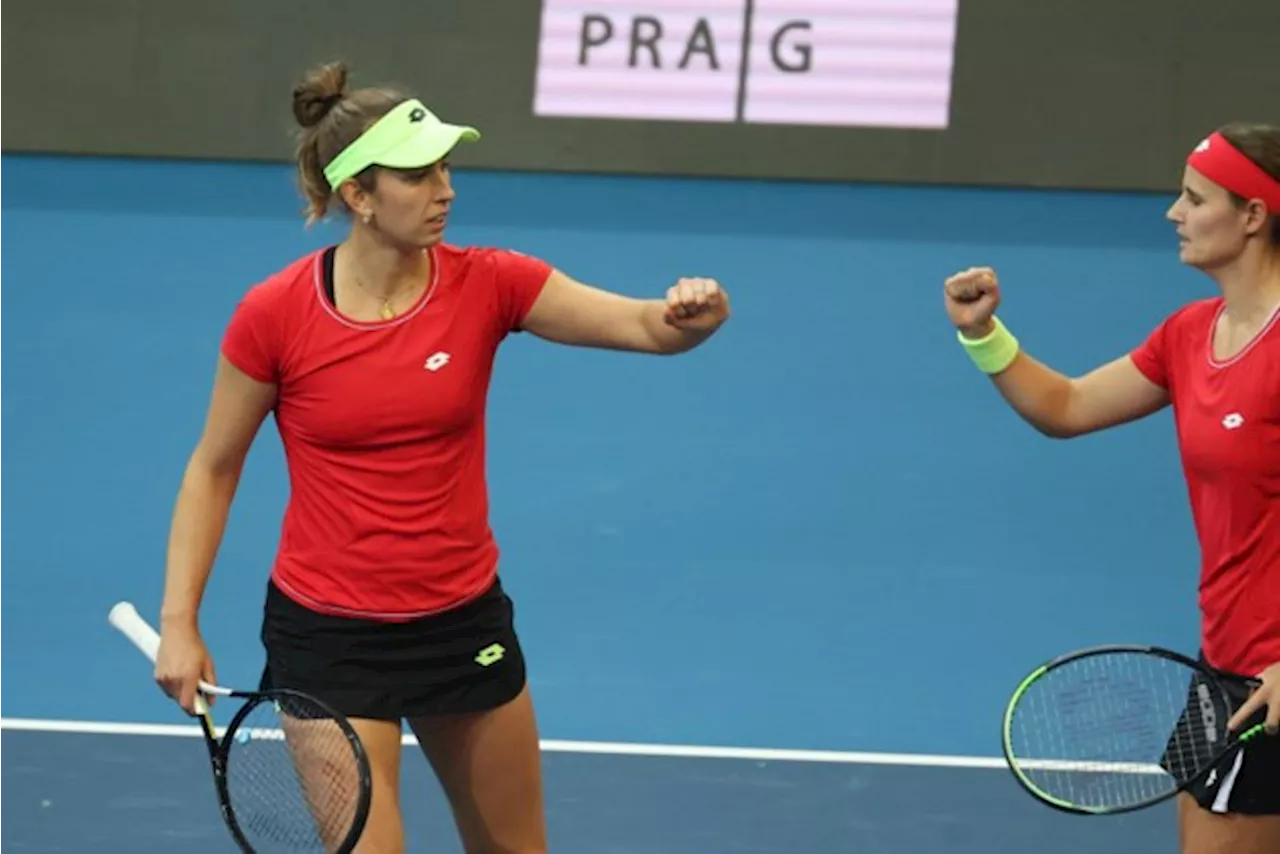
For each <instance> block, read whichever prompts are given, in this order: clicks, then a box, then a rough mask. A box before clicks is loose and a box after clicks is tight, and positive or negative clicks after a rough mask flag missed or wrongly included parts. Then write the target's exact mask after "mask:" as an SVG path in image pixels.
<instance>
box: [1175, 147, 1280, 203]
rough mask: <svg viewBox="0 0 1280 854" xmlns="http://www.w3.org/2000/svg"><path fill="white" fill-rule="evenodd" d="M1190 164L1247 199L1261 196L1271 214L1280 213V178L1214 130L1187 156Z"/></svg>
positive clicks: (1202, 173)
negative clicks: (1267, 171)
mask: <svg viewBox="0 0 1280 854" xmlns="http://www.w3.org/2000/svg"><path fill="white" fill-rule="evenodd" d="M1187 165H1188V166H1190V167H1191V168H1192V169H1194V170H1196V171H1197V172H1199V173H1200V174H1201V175H1203V176H1204V177H1206V178H1208V179H1209V180H1210V181H1212V182H1214V183H1215V184H1218V185H1219V186H1221V187H1223V188H1225V189H1227V190H1230V191H1231V192H1233V193H1235V194H1236V195H1237V196H1243V197H1244V198H1246V199H1261V200H1262V201H1263V203H1264V204H1265V205H1266V206H1267V212H1268V213H1269V214H1280V181H1277V180H1276V179H1275V178H1272V177H1271V176H1270V175H1268V174H1267V173H1266V172H1265V171H1263V169H1262V167H1260V166H1259V165H1258V164H1256V163H1254V162H1253V161H1252V160H1250V159H1249V158H1248V157H1245V156H1244V154H1243V153H1241V151H1240V150H1239V149H1238V148H1236V147H1235V146H1234V145H1232V144H1231V143H1230V142H1228V141H1227V138H1226V137H1225V136H1223V135H1222V134H1220V133H1218V132H1216V131H1215V132H1214V133H1212V134H1210V135H1209V136H1208V138H1206V139H1205V140H1203V141H1202V142H1201V143H1200V144H1199V145H1197V146H1196V148H1195V151H1193V152H1191V155H1190V156H1189V157H1187Z"/></svg>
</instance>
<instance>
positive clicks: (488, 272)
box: [436, 243, 551, 279]
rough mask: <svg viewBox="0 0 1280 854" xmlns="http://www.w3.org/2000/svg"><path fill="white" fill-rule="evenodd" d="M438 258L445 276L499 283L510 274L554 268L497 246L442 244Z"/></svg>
mask: <svg viewBox="0 0 1280 854" xmlns="http://www.w3.org/2000/svg"><path fill="white" fill-rule="evenodd" d="M436 257H437V258H438V259H439V261H440V264H441V266H442V267H443V268H444V270H445V271H446V272H451V273H453V274H454V275H457V276H463V277H471V276H475V277H488V278H490V279H500V278H503V277H505V276H506V275H509V274H513V273H514V274H516V275H520V274H522V273H525V272H528V271H538V272H544V274H549V273H550V272H551V265H550V264H548V263H547V262H546V261H544V260H542V259H541V258H537V257H535V256H533V255H529V254H526V253H524V252H520V251H518V250H515V249H506V248H502V247H497V246H457V245H454V244H450V243H441V244H439V245H438V246H437V247H436Z"/></svg>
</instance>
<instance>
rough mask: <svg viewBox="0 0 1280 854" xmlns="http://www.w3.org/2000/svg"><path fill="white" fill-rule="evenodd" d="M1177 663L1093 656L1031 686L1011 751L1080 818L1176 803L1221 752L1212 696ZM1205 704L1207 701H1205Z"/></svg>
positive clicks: (1030, 777)
mask: <svg viewBox="0 0 1280 854" xmlns="http://www.w3.org/2000/svg"><path fill="white" fill-rule="evenodd" d="M1193 675H1194V674H1193V671H1191V670H1190V669H1189V668H1187V667H1186V666H1184V665H1182V664H1180V663H1178V662H1176V661H1172V660H1169V659H1165V658H1161V657H1156V656H1149V655H1144V654H1139V653H1134V654H1108V655H1096V656H1087V657H1083V658H1079V659H1076V660H1074V661H1071V662H1068V663H1066V664H1064V665H1061V666H1059V667H1055V668H1053V669H1051V670H1049V671H1048V672H1046V673H1045V674H1044V675H1042V676H1041V677H1040V678H1039V679H1037V680H1035V681H1034V682H1032V684H1031V685H1030V686H1029V687H1028V689H1027V691H1026V693H1025V694H1024V696H1023V697H1022V699H1021V701H1020V703H1019V705H1018V707H1017V708H1016V709H1015V714H1014V717H1013V719H1012V731H1011V742H1010V747H1011V751H1012V753H1013V755H1014V756H1015V761H1016V763H1017V766H1018V768H1019V770H1020V772H1021V773H1022V774H1023V775H1024V777H1025V778H1026V779H1027V781H1028V782H1029V783H1030V784H1031V785H1032V786H1034V787H1035V788H1037V789H1039V790H1040V791H1041V792H1043V793H1045V794H1046V795H1048V796H1049V797H1051V798H1053V799H1056V800H1059V801H1062V802H1064V803H1067V804H1069V805H1071V806H1073V807H1076V808H1084V809H1114V808H1120V807H1125V806H1132V805H1137V804H1140V803H1145V802H1148V801H1151V800H1155V799H1158V798H1160V797H1163V796H1165V795H1167V794H1168V793H1169V792H1170V791H1171V790H1173V789H1175V788H1177V787H1178V786H1179V785H1180V784H1182V783H1184V782H1186V781H1187V780H1189V779H1191V778H1192V777H1194V776H1195V775H1196V774H1197V773H1198V772H1199V771H1200V770H1201V769H1202V768H1203V767H1204V766H1205V764H1206V763H1207V761H1208V760H1209V759H1210V758H1212V756H1213V755H1214V753H1215V752H1216V751H1215V748H1216V747H1217V745H1216V743H1215V742H1214V740H1213V739H1212V738H1211V737H1210V735H1211V733H1209V731H1208V730H1207V729H1206V727H1205V719H1206V718H1212V717H1213V715H1214V714H1215V709H1214V708H1213V706H1214V705H1215V703H1216V698H1215V696H1214V694H1213V693H1212V692H1211V689H1209V687H1208V686H1205V685H1202V684H1201V683H1199V682H1198V681H1193ZM1197 698H1198V701H1197Z"/></svg>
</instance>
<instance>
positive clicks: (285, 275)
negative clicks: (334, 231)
mask: <svg viewBox="0 0 1280 854" xmlns="http://www.w3.org/2000/svg"><path fill="white" fill-rule="evenodd" d="M324 252H325V250H324V249H318V250H316V251H315V252H310V253H308V254H306V255H303V256H302V257H300V258H297V259H295V260H293V261H291V262H290V263H289V264H287V265H286V266H284V267H282V268H280V269H279V270H276V271H275V272H273V273H271V274H269V275H268V276H266V277H265V278H263V279H260V280H259V281H257V282H254V283H253V284H252V285H250V286H249V287H248V288H247V289H246V290H245V292H244V293H243V294H241V296H240V305H241V307H242V308H249V309H251V310H256V311H270V310H273V309H277V308H281V307H286V306H287V305H288V304H292V303H293V302H294V301H296V300H298V299H302V298H310V297H311V295H312V293H313V292H314V290H315V287H316V282H317V278H316V277H317V273H318V270H319V264H320V259H321V257H322V256H323V254H324Z"/></svg>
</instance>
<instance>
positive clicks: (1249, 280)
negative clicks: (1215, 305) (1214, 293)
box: [1213, 244, 1280, 322]
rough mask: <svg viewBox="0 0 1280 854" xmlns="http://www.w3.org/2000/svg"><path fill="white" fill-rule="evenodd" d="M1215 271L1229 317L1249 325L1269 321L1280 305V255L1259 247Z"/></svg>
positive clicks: (1256, 246) (1268, 248) (1264, 247)
mask: <svg viewBox="0 0 1280 854" xmlns="http://www.w3.org/2000/svg"><path fill="white" fill-rule="evenodd" d="M1250 249H1251V250H1252V251H1245V252H1244V253H1243V254H1242V255H1241V256H1240V257H1239V258H1237V259H1236V260H1234V261H1232V262H1231V263H1230V264H1228V265H1227V266H1225V267H1222V268H1220V269H1218V270H1215V271H1213V278H1214V279H1215V280H1216V281H1217V283H1218V287H1219V288H1220V289H1221V290H1222V298H1223V301H1224V302H1225V303H1226V311H1227V314H1228V315H1229V316H1230V317H1231V318H1232V320H1235V321H1243V322H1248V321H1250V320H1258V319H1261V318H1265V317H1269V316H1270V315H1271V313H1272V312H1273V311H1274V310H1275V308H1276V306H1277V304H1280V252H1277V251H1275V250H1274V249H1273V248H1271V247H1269V246H1266V245H1263V244H1258V245H1255V246H1253V247H1251V248H1250Z"/></svg>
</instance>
